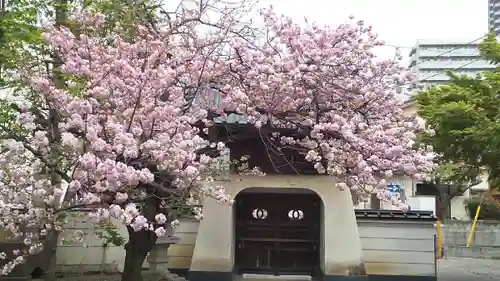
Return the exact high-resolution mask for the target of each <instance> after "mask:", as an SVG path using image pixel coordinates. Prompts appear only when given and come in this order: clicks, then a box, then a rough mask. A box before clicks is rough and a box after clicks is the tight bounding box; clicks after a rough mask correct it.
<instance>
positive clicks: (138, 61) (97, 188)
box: [0, 1, 251, 281]
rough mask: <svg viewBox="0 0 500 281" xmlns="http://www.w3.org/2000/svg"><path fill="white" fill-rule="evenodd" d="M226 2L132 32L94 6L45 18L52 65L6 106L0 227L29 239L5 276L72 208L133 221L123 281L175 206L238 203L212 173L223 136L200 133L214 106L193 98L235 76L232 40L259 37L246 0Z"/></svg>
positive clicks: (34, 73) (202, 5) (9, 260)
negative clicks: (62, 19) (52, 20)
mask: <svg viewBox="0 0 500 281" xmlns="http://www.w3.org/2000/svg"><path fill="white" fill-rule="evenodd" d="M186 2H187V1H186ZM193 4H197V5H194V6H193ZM220 4H221V3H220V1H203V2H201V1H200V2H198V3H196V2H194V3H186V4H183V3H181V5H180V6H179V7H177V9H176V10H175V11H174V12H169V11H164V10H160V11H159V13H160V12H161V13H162V14H163V15H164V17H165V18H164V19H163V21H161V20H160V19H159V17H158V18H151V19H150V20H149V21H147V22H145V23H144V25H142V26H137V27H136V28H135V29H134V30H131V29H130V28H129V29H128V30H127V31H126V32H124V31H123V29H122V28H121V27H120V25H119V24H116V25H115V26H114V28H112V29H110V26H109V22H107V21H106V18H105V16H104V15H103V14H100V13H96V14H92V13H89V12H86V11H84V12H82V13H80V14H77V15H76V16H75V17H74V18H73V19H72V22H71V24H70V25H68V26H66V25H63V24H60V23H56V24H55V25H53V26H47V28H46V32H45V33H44V34H43V37H44V40H45V41H46V42H47V44H48V47H49V51H50V52H51V53H52V54H53V55H52V56H51V57H52V59H53V60H52V62H51V63H52V71H48V72H47V71H46V68H42V67H40V68H30V69H25V70H24V71H23V73H21V76H22V78H24V79H27V80H29V82H30V85H31V91H30V92H28V93H26V94H25V95H24V99H22V100H18V101H16V102H15V103H12V104H10V105H9V106H10V107H11V108H13V109H15V111H16V112H15V113H13V112H12V111H8V110H7V111H5V112H3V111H2V119H3V121H8V122H2V124H1V133H2V144H1V148H0V152H1V154H0V156H1V157H0V165H2V172H1V174H0V178H1V182H0V191H1V195H2V197H3V200H2V201H1V203H0V210H1V212H2V215H3V216H2V218H1V219H0V223H1V225H2V228H4V229H6V230H7V231H9V232H11V233H12V234H13V235H14V236H15V237H18V238H22V239H23V241H24V243H25V244H26V246H27V247H26V249H20V250H19V251H15V252H14V253H2V254H1V257H3V260H4V261H6V262H4V263H2V265H3V266H2V269H1V274H8V273H9V272H10V271H12V269H13V268H14V267H15V266H17V265H19V264H22V263H23V262H25V261H26V257H27V256H28V255H32V254H37V253H39V252H40V251H41V250H42V246H43V245H42V243H41V242H37V241H39V239H38V238H39V236H44V235H46V234H47V232H48V231H56V232H58V231H60V230H61V229H63V228H64V222H65V221H64V217H65V214H66V213H67V212H70V211H73V210H78V209H79V208H86V209H91V210H93V211H92V212H90V213H88V217H90V218H91V219H94V220H95V221H96V222H99V221H103V220H108V219H109V218H116V219H119V220H121V221H122V222H123V223H124V224H125V225H126V226H127V229H128V234H129V242H128V243H127V245H126V247H125V249H126V257H125V266H124V272H123V275H122V280H124V281H125V280H126V281H132V280H133V281H140V280H142V278H141V274H140V271H141V267H142V264H143V261H144V259H145V257H146V255H147V254H148V252H149V251H150V250H151V248H152V247H153V246H154V244H155V242H156V239H157V237H161V236H163V235H165V234H168V233H169V229H170V225H169V223H170V222H169V214H170V213H171V208H172V205H173V204H174V203H176V202H179V201H181V203H187V204H191V205H194V207H193V211H194V212H195V213H196V216H197V217H198V218H201V217H202V213H201V208H199V207H197V206H196V204H197V203H198V199H199V198H200V197H204V196H205V197H212V198H215V199H216V200H218V201H219V202H221V203H231V200H230V198H229V196H228V195H226V194H225V193H224V190H223V188H222V187H220V186H216V185H212V184H211V178H210V177H209V176H208V174H207V172H208V171H209V169H210V165H211V164H212V162H213V157H216V156H217V155H218V153H219V151H221V150H222V149H223V148H224V144H223V143H207V142H206V141H205V140H203V139H202V138H201V137H199V136H198V135H199V134H200V128H199V126H198V125H196V126H195V124H198V123H199V122H198V121H201V122H202V123H209V122H208V120H207V119H206V117H207V113H208V111H207V110H206V109H204V108H202V107H200V106H198V105H196V104H192V102H193V99H194V98H195V97H196V96H197V95H200V96H204V95H206V91H208V87H207V85H208V84H209V83H210V82H211V81H213V80H215V79H216V78H217V77H218V76H221V75H223V74H225V73H227V70H226V69H227V67H226V64H225V63H224V60H223V53H224V49H225V46H226V45H227V43H228V40H231V38H233V37H241V38H251V36H247V35H249V34H250V35H251V29H247V27H246V26H245V25H244V24H240V23H241V22H240V21H239V15H240V14H241V13H242V12H244V11H245V9H246V7H247V6H246V4H245V2H243V3H238V4H236V5H234V6H231V5H229V4H228V3H222V4H223V5H222V6H221V5H220ZM218 13H220V15H219V17H218V18H217V20H215V21H214V20H210V18H209V16H213V15H214V14H215V15H217V14H218ZM208 14H210V15H208ZM115 23H116V22H115ZM247 31H248V32H249V33H246V32H247ZM245 36H246V37H245ZM205 131H206V129H205ZM26 227H28V228H31V229H32V228H39V229H41V230H40V232H39V233H26V231H25V228H26Z"/></svg>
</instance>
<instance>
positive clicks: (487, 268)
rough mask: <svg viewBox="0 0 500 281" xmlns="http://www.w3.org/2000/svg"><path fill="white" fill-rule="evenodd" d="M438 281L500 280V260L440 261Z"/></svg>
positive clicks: (448, 259) (454, 259)
mask: <svg viewBox="0 0 500 281" xmlns="http://www.w3.org/2000/svg"><path fill="white" fill-rule="evenodd" d="M438 277H439V278H438V281H473V280H474V281H490V280H500V260H487V259H466V258H446V259H441V260H439V261H438Z"/></svg>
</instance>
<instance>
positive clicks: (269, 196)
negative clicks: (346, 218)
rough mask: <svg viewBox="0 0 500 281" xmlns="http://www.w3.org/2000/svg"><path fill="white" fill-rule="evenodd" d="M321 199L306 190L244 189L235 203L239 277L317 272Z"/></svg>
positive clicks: (312, 274)
mask: <svg viewBox="0 0 500 281" xmlns="http://www.w3.org/2000/svg"><path fill="white" fill-rule="evenodd" d="M321 208H322V201H321V198H320V197H319V196H318V195H317V194H316V193H315V192H313V191H311V190H308V189H298V188H297V189H295V188H247V189H245V190H243V191H241V192H240V193H238V195H237V196H236V198H235V222H234V225H235V241H234V242H235V269H236V270H237V271H238V273H239V274H244V273H254V274H255V273H257V274H273V275H291V274H297V275H311V276H315V275H317V274H318V272H319V271H320V267H319V264H320V248H321V247H320V238H321V215H322V214H321Z"/></svg>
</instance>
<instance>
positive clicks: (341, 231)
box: [190, 175, 362, 275]
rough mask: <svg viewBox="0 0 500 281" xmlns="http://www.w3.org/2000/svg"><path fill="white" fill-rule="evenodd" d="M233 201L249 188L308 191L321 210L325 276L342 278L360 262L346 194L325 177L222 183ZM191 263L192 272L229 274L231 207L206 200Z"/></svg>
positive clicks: (231, 259) (252, 178) (246, 178)
mask: <svg viewBox="0 0 500 281" xmlns="http://www.w3.org/2000/svg"><path fill="white" fill-rule="evenodd" d="M221 184H223V185H224V187H225V188H226V190H227V192H228V193H229V194H231V195H232V196H233V198H234V196H236V194H238V192H240V191H242V190H244V189H245V188H249V187H268V188H307V189H310V190H313V191H315V192H316V193H318V195H319V196H320V197H321V198H322V200H323V206H324V213H325V217H324V232H325V234H324V241H323V247H324V253H325V256H324V261H323V266H322V268H323V269H324V272H325V273H326V274H333V275H335V274H340V275H344V274H345V273H346V271H347V269H348V267H350V266H352V265H356V266H357V265H359V264H360V262H361V257H362V252H361V242H360V240H359V234H358V227H357V224H356V218H355V215H354V211H353V204H352V197H351V194H350V191H349V190H344V191H341V190H339V189H338V188H336V187H335V186H334V180H333V178H331V177H328V176H284V175H278V176H265V177H256V176H243V177H238V176H236V177H234V178H232V179H231V180H230V181H229V182H224V183H221ZM204 215H205V218H204V219H203V220H202V221H201V222H200V226H199V229H198V236H197V238H196V245H195V249H194V253H193V259H192V262H191V268H190V269H191V270H192V271H221V272H230V271H232V269H233V265H234V256H233V253H234V249H233V248H234V243H233V241H234V230H233V220H234V217H233V212H232V207H231V206H226V205H221V204H218V203H216V202H215V201H214V200H212V199H209V198H207V199H206V200H205V202H204Z"/></svg>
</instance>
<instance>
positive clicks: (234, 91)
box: [214, 8, 435, 209]
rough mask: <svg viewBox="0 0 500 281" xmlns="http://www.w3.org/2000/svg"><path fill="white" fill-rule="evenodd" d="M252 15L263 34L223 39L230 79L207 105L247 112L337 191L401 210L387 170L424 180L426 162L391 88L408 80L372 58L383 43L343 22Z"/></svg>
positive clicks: (362, 27)
mask: <svg viewBox="0 0 500 281" xmlns="http://www.w3.org/2000/svg"><path fill="white" fill-rule="evenodd" d="M260 15H261V16H262V18H263V21H264V23H265V31H266V34H265V36H264V39H263V40H261V42H260V44H259V45H258V46H257V47H256V48H249V46H248V44H247V43H246V42H245V41H244V40H239V39H238V40H235V41H233V42H232V43H233V44H232V47H233V49H234V56H233V57H232V59H231V60H230V62H229V64H230V70H231V71H230V72H231V75H229V76H227V77H225V80H224V81H225V82H224V83H222V84H223V85H224V86H223V87H220V89H219V91H220V92H221V93H222V94H221V95H222V99H223V101H222V103H221V104H220V106H219V107H215V108H214V110H215V111H218V112H220V113H222V114H227V113H230V112H235V113H238V114H244V115H246V116H248V119H249V121H250V122H252V123H253V124H255V127H256V130H258V132H259V134H260V135H261V136H262V139H263V140H264V142H266V143H267V145H268V147H280V148H281V149H283V148H287V147H288V148H291V149H294V150H298V151H299V152H300V153H301V154H303V155H305V159H306V160H307V161H310V162H312V163H313V165H314V168H316V170H317V172H318V173H319V174H328V175H331V176H334V177H336V178H338V179H339V183H338V187H339V188H351V189H352V190H353V191H354V192H356V193H358V194H370V193H377V195H378V197H379V198H380V199H383V200H386V201H390V202H391V203H393V204H395V205H398V206H399V207H400V208H402V209H405V208H406V206H405V205H404V204H402V203H401V202H400V201H399V200H397V199H395V198H394V197H393V196H391V194H390V193H389V192H388V191H387V190H386V187H387V183H386V180H387V179H390V178H391V177H393V176H395V175H407V176H411V177H413V178H415V179H424V178H426V177H428V175H429V172H430V171H431V170H432V169H433V168H434V166H435V165H434V164H433V162H432V157H431V155H430V154H429V153H428V150H426V149H419V148H417V149H414V147H413V145H414V141H413V139H414V138H415V132H417V131H419V130H422V129H423V128H422V127H421V125H419V123H418V122H417V120H416V116H408V115H405V114H403V110H402V108H401V105H402V101H400V99H398V98H397V96H396V90H397V88H398V87H401V86H404V85H408V84H410V83H413V82H415V81H414V77H415V76H414V75H413V73H412V72H410V71H408V70H405V69H404V68H403V67H401V66H400V63H399V60H400V57H399V55H397V56H396V58H395V59H394V60H383V61H380V60H376V59H375V54H374V53H373V47H375V46H378V45H383V42H380V41H379V40H378V39H377V36H376V35H375V33H373V31H372V27H371V26H367V25H366V24H365V23H364V22H363V21H357V22H355V21H354V19H353V18H352V17H351V19H350V21H349V22H347V23H345V24H342V25H340V26H338V27H335V28H333V27H329V26H319V25H318V24H315V23H309V22H307V21H306V22H305V24H302V25H300V24H298V23H295V22H293V21H292V19H291V18H289V17H286V16H280V15H278V14H277V13H276V12H275V11H274V10H273V9H272V8H270V9H263V10H261V11H260Z"/></svg>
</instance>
